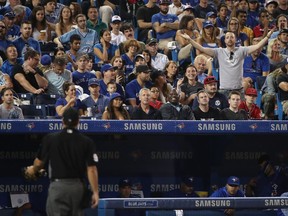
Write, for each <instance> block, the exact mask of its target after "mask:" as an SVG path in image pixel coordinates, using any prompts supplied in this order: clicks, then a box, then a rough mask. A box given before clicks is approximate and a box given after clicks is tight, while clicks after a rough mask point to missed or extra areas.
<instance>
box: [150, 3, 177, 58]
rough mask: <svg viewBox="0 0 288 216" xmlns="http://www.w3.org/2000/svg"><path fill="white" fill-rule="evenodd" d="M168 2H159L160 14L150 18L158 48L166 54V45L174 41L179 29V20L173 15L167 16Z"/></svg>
mask: <svg viewBox="0 0 288 216" xmlns="http://www.w3.org/2000/svg"><path fill="white" fill-rule="evenodd" d="M170 4H171V2H170V0H160V2H159V7H160V12H159V13H157V14H154V15H153V16H152V25H153V29H154V30H155V31H156V33H157V34H156V38H157V40H158V41H159V45H158V46H159V48H160V49H162V50H164V53H165V54H167V53H168V51H169V50H168V48H167V44H168V42H170V41H173V40H174V37H175V34H176V30H178V29H179V20H178V17H177V16H176V15H175V14H168V11H169V5H170Z"/></svg>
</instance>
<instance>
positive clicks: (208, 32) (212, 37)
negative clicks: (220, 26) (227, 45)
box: [196, 21, 221, 58]
mask: <svg viewBox="0 0 288 216" xmlns="http://www.w3.org/2000/svg"><path fill="white" fill-rule="evenodd" d="M217 32H218V33H219V31H218V30H217V28H216V27H215V26H214V25H213V23H212V22H211V21H206V22H204V23H203V31H202V35H201V37H198V38H197V40H196V41H197V42H198V43H199V44H200V45H202V46H203V47H208V48H217V47H220V46H221V43H220V40H219V39H217ZM196 54H197V55H200V54H202V52H201V51H200V50H198V49H197V50H196ZM209 58H210V56H209Z"/></svg>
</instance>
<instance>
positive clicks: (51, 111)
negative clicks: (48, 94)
mask: <svg viewBox="0 0 288 216" xmlns="http://www.w3.org/2000/svg"><path fill="white" fill-rule="evenodd" d="M45 107H46V113H47V118H54V117H55V116H56V108H55V105H54V104H48V105H46V106H45Z"/></svg>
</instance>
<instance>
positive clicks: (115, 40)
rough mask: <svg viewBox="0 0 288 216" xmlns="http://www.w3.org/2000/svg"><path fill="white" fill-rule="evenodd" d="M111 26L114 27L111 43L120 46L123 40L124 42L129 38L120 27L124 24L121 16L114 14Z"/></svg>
mask: <svg viewBox="0 0 288 216" xmlns="http://www.w3.org/2000/svg"><path fill="white" fill-rule="evenodd" d="M110 26H111V28H112V30H111V42H110V43H112V44H114V45H117V46H119V44H120V43H121V42H124V41H126V40H127V39H126V37H125V35H124V34H123V32H121V31H120V28H121V26H122V20H121V17H120V16H118V15H114V16H113V17H112V19H111V23H110Z"/></svg>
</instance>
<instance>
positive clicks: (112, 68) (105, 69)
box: [101, 64, 117, 73]
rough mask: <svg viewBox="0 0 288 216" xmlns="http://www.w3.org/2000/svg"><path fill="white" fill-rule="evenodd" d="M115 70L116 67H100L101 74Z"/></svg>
mask: <svg viewBox="0 0 288 216" xmlns="http://www.w3.org/2000/svg"><path fill="white" fill-rule="evenodd" d="M115 69H117V67H114V66H112V65H111V64H104V65H103V66H102V67H101V73H104V72H106V71H108V70H115Z"/></svg>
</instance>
